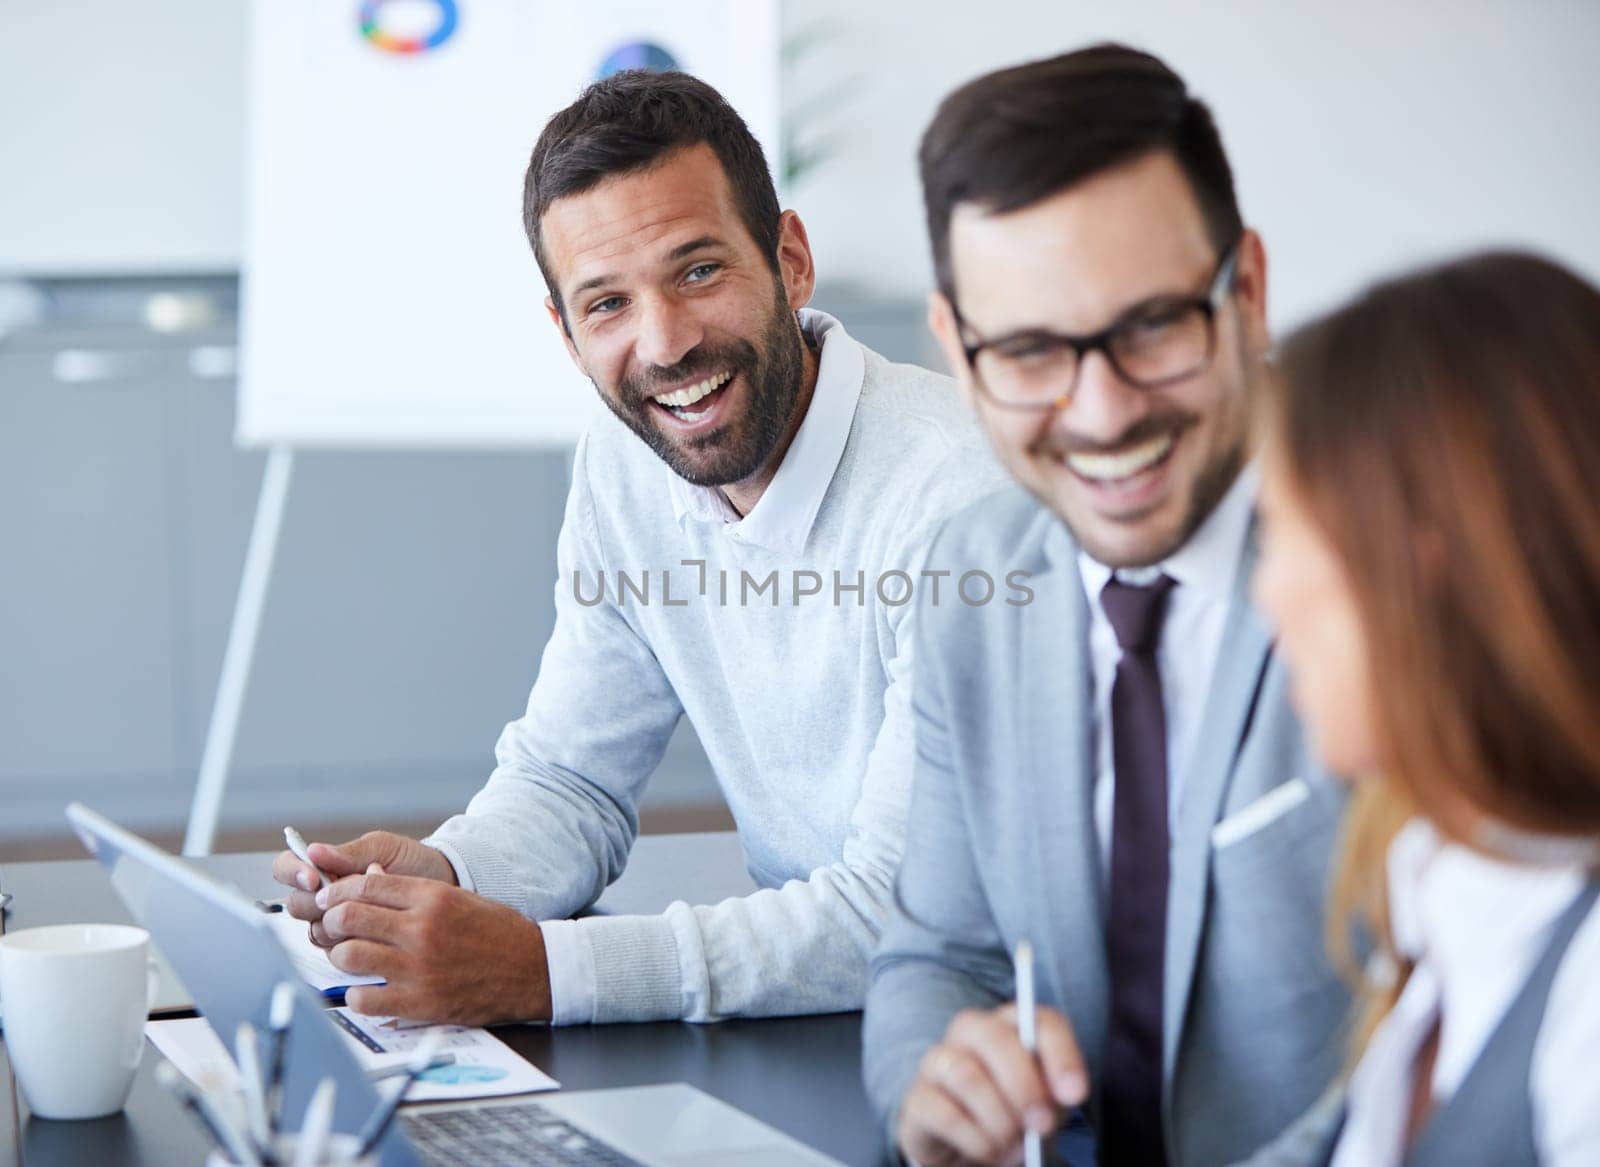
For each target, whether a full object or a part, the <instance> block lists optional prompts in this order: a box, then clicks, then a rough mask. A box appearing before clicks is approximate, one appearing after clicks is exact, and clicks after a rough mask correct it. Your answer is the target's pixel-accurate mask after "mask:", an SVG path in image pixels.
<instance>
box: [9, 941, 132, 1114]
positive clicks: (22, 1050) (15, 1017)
mask: <svg viewBox="0 0 1600 1167" xmlns="http://www.w3.org/2000/svg"><path fill="white" fill-rule="evenodd" d="M154 998H155V971H154V964H153V962H152V961H151V959H150V933H148V932H146V931H145V930H144V929H143V928H132V927H128V926H126V925H123V924H53V925H51V926H49V927H45V928H26V929H24V930H23V931H21V932H11V933H8V934H7V935H5V936H0V1009H3V1010H4V1016H5V1037H6V1054H7V1056H8V1057H9V1058H10V1059H11V1067H12V1069H13V1070H14V1071H15V1072H16V1075H17V1081H18V1082H19V1083H20V1084H21V1086H22V1093H23V1096H24V1097H25V1098H27V1100H28V1108H29V1109H30V1110H31V1111H32V1112H33V1113H34V1114H36V1115H38V1116H39V1117H40V1118H101V1117H104V1116H105V1115H108V1114H115V1113H116V1112H117V1111H119V1110H121V1109H122V1107H123V1104H124V1103H125V1102H127V1100H128V1091H129V1090H131V1089H132V1088H133V1075H134V1073H135V1072H136V1071H137V1070H138V1068H139V1056H140V1054H142V1053H143V1052H144V1023H145V1017H146V1015H147V1014H148V1013H149V1010H150V1002H151V1001H152V1000H154Z"/></svg>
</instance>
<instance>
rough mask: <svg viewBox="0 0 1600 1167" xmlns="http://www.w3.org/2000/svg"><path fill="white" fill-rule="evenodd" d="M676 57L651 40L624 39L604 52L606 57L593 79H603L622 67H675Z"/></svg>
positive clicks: (676, 64) (619, 70) (676, 66)
mask: <svg viewBox="0 0 1600 1167" xmlns="http://www.w3.org/2000/svg"><path fill="white" fill-rule="evenodd" d="M676 68H678V58H676V57H674V56H673V55H672V54H671V53H669V52H667V50H666V49H664V48H662V47H661V46H660V45H658V44H654V43H652V42H651V41H624V42H623V43H622V44H620V45H618V46H617V47H616V48H614V49H612V50H611V51H610V52H609V53H607V54H606V59H605V60H603V61H601V62H600V69H599V72H597V73H596V74H595V80H597V81H604V80H605V79H606V78H607V77H610V76H611V75H612V74H613V73H620V72H622V71H623V70H624V69H655V70H658V71H659V70H662V69H676Z"/></svg>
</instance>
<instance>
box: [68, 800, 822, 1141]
mask: <svg viewBox="0 0 1600 1167" xmlns="http://www.w3.org/2000/svg"><path fill="white" fill-rule="evenodd" d="M67 818H68V820H69V821H70V822H71V823H72V827H73V829H74V830H75V831H76V832H77V834H78V837H79V838H80V839H82V840H83V844H84V846H85V847H87V848H88V849H89V851H90V853H91V854H93V855H94V856H95V858H97V859H98V860H99V861H100V863H101V864H102V865H103V866H104V867H105V868H106V870H107V871H109V872H110V874H111V885H112V887H114V888H115V889H116V892H117V894H118V895H119V896H120V897H121V898H122V900H123V902H124V903H125V904H127V906H128V910H129V911H130V912H131V913H132V914H133V917H134V919H136V920H137V921H138V922H139V923H140V924H141V925H142V926H143V927H144V928H145V929H146V930H147V931H149V933H150V935H151V938H152V939H153V940H154V942H155V944H156V945H157V946H158V947H159V948H160V949H161V950H162V953H163V954H164V955H165V956H166V958H167V960H168V962H169V963H170V964H171V966H172V968H173V970H174V971H175V972H176V973H177V974H178V976H180V977H181V978H182V979H183V983H184V984H185V985H187V986H188V988H189V989H190V990H191V991H192V992H193V994H194V1000H195V1005H196V1007H197V1008H198V1009H199V1011H200V1012H201V1013H203V1014H204V1015H205V1016H206V1017H207V1019H209V1020H210V1022H211V1025H212V1028H213V1029H215V1030H216V1031H217V1032H218V1033H220V1034H231V1033H233V1032H234V1030H235V1029H237V1028H238V1026H239V1023H240V1022H242V1021H249V1022H251V1023H253V1024H254V1025H255V1026H256V1027H257V1028H258V1029H261V1030H265V1029H266V1027H267V1018H268V1013H269V1011H270V1007H271V1000H272V993H273V989H274V988H275V987H276V986H277V985H278V984H279V983H280V982H282V981H289V982H291V983H292V984H294V985H295V988H296V993H295V1005H294V1016H293V1019H292V1021H291V1023H290V1028H289V1033H288V1039H287V1040H288V1044H287V1065H288V1071H287V1074H286V1077H285V1081H284V1114H285V1116H286V1118H287V1121H288V1122H289V1123H291V1124H298V1122H299V1119H300V1116H301V1115H303V1113H304V1111H305V1107H306V1104H307V1103H308V1102H309V1101H310V1098H311V1093H312V1091H313V1090H314V1089H315V1087H316V1084H317V1083H318V1082H319V1081H320V1080H321V1079H322V1078H324V1077H332V1078H334V1079H335V1080H336V1081H337V1082H338V1093H337V1098H336V1104H335V1111H334V1129H335V1130H340V1131H355V1130H359V1129H360V1127H361V1125H362V1123H363V1122H364V1121H365V1120H366V1118H367V1116H368V1115H369V1114H371V1113H372V1110H373V1108H374V1107H375V1106H376V1105H377V1104H378V1092H377V1090H376V1089H375V1088H374V1086H373V1085H372V1083H371V1082H369V1081H368V1080H367V1076H366V1074H365V1073H364V1072H363V1070H362V1068H361V1065H360V1063H359V1062H358V1061H357V1060H356V1058H355V1056H354V1054H353V1053H352V1052H351V1051H350V1050H349V1049H348V1048H347V1046H346V1044H345V1038H344V1037H343V1036H342V1035H341V1034H340V1033H339V1031H338V1029H337V1028H336V1027H335V1026H334V1024H333V1022H332V1021H330V1020H329V1019H328V1018H327V1016H325V1014H324V1009H325V1007H326V1004H327V1003H326V1002H325V1001H324V1000H323V999H322V998H321V997H320V996H319V995H318V994H317V993H316V992H315V991H313V990H312V989H311V987H310V986H309V985H306V984H305V983H303V982H302V981H301V980H300V978H299V976H298V974H297V973H296V972H295V969H294V966H293V964H292V963H291V962H290V960H289V956H288V954H287V953H286V952H285V951H284V949H283V947H282V945H280V944H279V942H278V939H277V937H276V936H275V935H273V931H272V927H271V925H270V923H269V920H268V917H267V915H266V914H265V913H263V912H262V911H260V910H259V909H258V908H257V907H256V906H255V903H254V902H253V901H252V900H250V899H249V898H247V897H246V896H245V895H243V894H242V893H241V892H240V891H239V890H238V889H236V888H234V887H231V886H229V885H227V884H225V883H222V882H220V881H219V880H216V879H214V878H212V877H211V876H210V875H207V874H206V873H205V872H203V871H201V870H200V869H199V868H197V867H194V866H192V865H191V864H188V863H186V862H184V861H183V860H182V859H180V858H178V857H176V856H174V855H169V854H168V853H167V852H165V851H162V850H161V849H160V848H159V847H156V846H155V845H154V844H152V843H150V842H148V841H146V840H145V839H141V838H140V837H139V836H137V835H134V834H132V833H131V832H129V831H126V830H124V829H123V828H122V827H119V826H117V824H115V823H113V822H111V821H110V820H109V819H107V818H105V817H104V816H103V815H100V814H97V813H95V812H94V811H92V810H90V809H89V808H88V807H86V806H84V805H82V804H81V803H76V802H75V803H73V804H72V805H71V806H69V807H68V808H67ZM378 1150H379V1157H380V1162H381V1164H382V1167H424V1165H427V1167H435V1165H443V1164H458V1163H470V1164H474V1165H478V1167H496V1165H498V1164H506V1165H510V1164H517V1165H518V1167H521V1165H523V1164H527V1163H539V1164H541V1165H544V1164H548V1165H550V1167H688V1165H689V1164H694V1165H695V1167H732V1165H733V1164H746V1163H750V1164H754V1163H759V1164H763V1165H764V1167H838V1163H837V1160H834V1159H830V1158H828V1157H827V1156H826V1155H822V1154H820V1153H819V1152H817V1151H814V1150H812V1149H811V1148H809V1147H807V1146H805V1145H804V1144H803V1143H800V1142H798V1141H797V1140H795V1139H792V1138H790V1137H789V1136H788V1135H785V1134H783V1133H781V1132H780V1131H777V1130H774V1129H773V1128H771V1127H769V1126H767V1125H766V1124H765V1123H762V1122H759V1121H757V1120H756V1119H755V1118H752V1117H751V1116H750V1115H748V1114H746V1113H744V1112H743V1111H742V1110H738V1109H736V1108H735V1107H732V1106H729V1105H728V1104H727V1103H725V1102H721V1101H719V1100H718V1099H715V1098H712V1097H711V1096H710V1095H708V1094H705V1093H703V1092H702V1091H699V1090H696V1089H695V1088H694V1087H692V1086H689V1085H686V1084H684V1083H681V1082H676V1083H670V1084H666V1085H661V1086H643V1087H627V1088H618V1089H609V1090H583V1091H571V1092H565V1093H562V1094H558V1095H541V1096H540V1098H539V1100H538V1101H537V1102H534V1101H530V1100H529V1099H527V1098H526V1097H523V1098H496V1099H483V1100H479V1101H472V1102H441V1103H424V1104H421V1105H419V1106H414V1107H407V1108H406V1109H405V1110H404V1111H403V1112H402V1114H401V1119H400V1121H399V1122H397V1123H396V1124H395V1125H394V1126H392V1127H391V1128H390V1130H389V1133H388V1134H387V1135H386V1136H385V1137H384V1140H383V1142H382V1143H381V1144H380V1146H379V1148H378Z"/></svg>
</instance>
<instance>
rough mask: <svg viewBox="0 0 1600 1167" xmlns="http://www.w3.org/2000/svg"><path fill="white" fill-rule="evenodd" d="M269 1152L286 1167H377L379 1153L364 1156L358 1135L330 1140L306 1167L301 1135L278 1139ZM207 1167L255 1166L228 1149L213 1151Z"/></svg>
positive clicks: (370, 1152)
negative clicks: (301, 1156) (301, 1152)
mask: <svg viewBox="0 0 1600 1167" xmlns="http://www.w3.org/2000/svg"><path fill="white" fill-rule="evenodd" d="M270 1151H271V1154H272V1158H273V1161H274V1162H276V1163H279V1164H282V1165H283V1167H378V1152H377V1149H376V1148H374V1149H372V1150H370V1151H368V1152H367V1153H366V1154H364V1155H363V1154H362V1153H361V1139H360V1138H359V1137H358V1136H356V1135H330V1136H328V1138H327V1140H326V1141H325V1142H324V1143H323V1145H322V1149H321V1150H320V1151H319V1152H315V1153H314V1154H315V1158H314V1159H312V1160H309V1161H307V1162H305V1163H304V1164H302V1163H301V1161H300V1159H299V1158H298V1155H299V1151H300V1136H299V1135H298V1134H283V1135H279V1136H278V1138H277V1141H276V1142H274V1143H273V1145H272V1147H271V1148H270ZM261 1161H262V1159H261V1158H258V1159H257V1162H261ZM206 1167H253V1165H252V1164H249V1163H240V1162H239V1161H238V1160H237V1159H236V1158H234V1157H233V1155H232V1154H230V1153H229V1152H228V1151H227V1150H226V1149H225V1148H222V1147H213V1148H211V1154H210V1155H208V1156H206Z"/></svg>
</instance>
